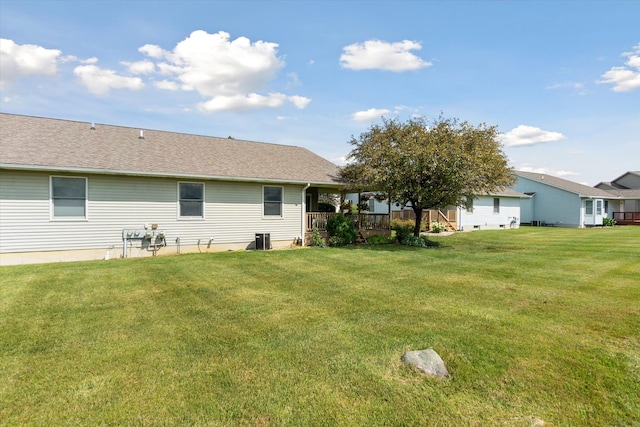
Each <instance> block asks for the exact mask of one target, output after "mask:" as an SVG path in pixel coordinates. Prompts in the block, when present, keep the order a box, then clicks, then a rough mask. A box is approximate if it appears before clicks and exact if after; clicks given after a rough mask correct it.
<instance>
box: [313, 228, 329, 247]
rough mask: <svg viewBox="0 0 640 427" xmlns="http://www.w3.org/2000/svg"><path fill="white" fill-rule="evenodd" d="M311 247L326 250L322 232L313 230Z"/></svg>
mask: <svg viewBox="0 0 640 427" xmlns="http://www.w3.org/2000/svg"><path fill="white" fill-rule="evenodd" d="M309 245H310V246H317V247H319V248H324V247H325V246H327V244H326V242H325V241H324V238H323V237H322V235H321V234H320V231H318V229H317V228H314V229H313V236H311V241H310V242H309Z"/></svg>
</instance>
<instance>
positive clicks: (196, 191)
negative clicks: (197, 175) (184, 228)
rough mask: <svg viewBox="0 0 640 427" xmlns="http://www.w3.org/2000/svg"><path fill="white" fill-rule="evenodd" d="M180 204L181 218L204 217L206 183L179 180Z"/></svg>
mask: <svg viewBox="0 0 640 427" xmlns="http://www.w3.org/2000/svg"><path fill="white" fill-rule="evenodd" d="M178 204H179V209H180V213H179V216H180V218H204V184H202V183H199V182H179V183H178Z"/></svg>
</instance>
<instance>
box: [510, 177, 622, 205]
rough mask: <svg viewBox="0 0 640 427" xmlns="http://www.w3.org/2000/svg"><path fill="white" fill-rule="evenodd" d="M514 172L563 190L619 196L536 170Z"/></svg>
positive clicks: (603, 195)
mask: <svg viewBox="0 0 640 427" xmlns="http://www.w3.org/2000/svg"><path fill="white" fill-rule="evenodd" d="M514 173H515V174H516V175H517V176H521V177H523V178H527V179H530V180H533V181H537V182H541V183H544V184H547V185H550V186H552V187H557V188H561V189H563V190H566V191H569V192H571V193H576V194H579V195H582V196H588V197H589V196H591V197H604V198H615V197H617V196H615V195H614V194H612V193H611V192H609V191H605V190H602V189H600V188H594V187H589V186H588V185H583V184H578V183H577V182H573V181H569V180H567V179H562V178H558V177H555V176H553V175H547V174H543V173H536V172H523V171H514Z"/></svg>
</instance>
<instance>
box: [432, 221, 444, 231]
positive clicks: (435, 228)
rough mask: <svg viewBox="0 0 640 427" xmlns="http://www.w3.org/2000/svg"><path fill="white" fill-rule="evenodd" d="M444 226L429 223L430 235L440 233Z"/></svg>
mask: <svg viewBox="0 0 640 427" xmlns="http://www.w3.org/2000/svg"><path fill="white" fill-rule="evenodd" d="M445 229H446V228H445V226H444V224H441V223H439V222H437V221H434V222H432V223H431V232H432V233H442V232H443V231H444V230H445Z"/></svg>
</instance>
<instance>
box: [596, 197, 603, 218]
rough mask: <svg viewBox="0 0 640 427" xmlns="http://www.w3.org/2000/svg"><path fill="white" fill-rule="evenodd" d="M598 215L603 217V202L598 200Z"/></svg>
mask: <svg viewBox="0 0 640 427" xmlns="http://www.w3.org/2000/svg"><path fill="white" fill-rule="evenodd" d="M596 215H602V200H596Z"/></svg>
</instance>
